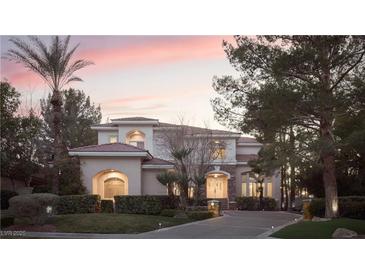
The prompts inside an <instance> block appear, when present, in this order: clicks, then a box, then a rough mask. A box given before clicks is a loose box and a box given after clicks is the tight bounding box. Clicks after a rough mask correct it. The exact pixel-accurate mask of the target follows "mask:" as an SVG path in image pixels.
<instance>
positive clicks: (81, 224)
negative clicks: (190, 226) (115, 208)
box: [49, 213, 193, 234]
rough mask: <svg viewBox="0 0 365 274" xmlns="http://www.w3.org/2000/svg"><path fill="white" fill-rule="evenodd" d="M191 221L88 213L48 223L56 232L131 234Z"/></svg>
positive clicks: (70, 215) (161, 217)
mask: <svg viewBox="0 0 365 274" xmlns="http://www.w3.org/2000/svg"><path fill="white" fill-rule="evenodd" d="M192 221H193V220H191V219H180V218H172V217H163V216H158V215H157V216H155V215H139V214H113V213H110V214H109V213H94V214H92V213H90V214H68V215H57V216H54V217H52V219H51V220H50V222H49V223H50V224H53V225H55V226H56V230H57V231H58V232H75V233H126V234H132V233H141V232H146V231H151V230H155V229H158V228H159V223H161V227H162V228H163V227H169V226H174V225H179V224H184V223H188V222H192Z"/></svg>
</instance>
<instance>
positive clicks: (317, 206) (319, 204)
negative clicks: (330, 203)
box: [309, 198, 326, 217]
mask: <svg viewBox="0 0 365 274" xmlns="http://www.w3.org/2000/svg"><path fill="white" fill-rule="evenodd" d="M325 208H326V204H325V201H324V199H322V198H321V199H313V200H312V201H311V203H310V205H309V213H310V214H311V215H312V216H316V217H324V214H325Z"/></svg>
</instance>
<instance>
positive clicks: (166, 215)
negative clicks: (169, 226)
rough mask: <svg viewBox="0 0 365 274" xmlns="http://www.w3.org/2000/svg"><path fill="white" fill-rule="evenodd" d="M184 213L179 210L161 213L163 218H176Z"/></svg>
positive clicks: (165, 210)
mask: <svg viewBox="0 0 365 274" xmlns="http://www.w3.org/2000/svg"><path fill="white" fill-rule="evenodd" d="M181 212H183V211H182V210H179V209H163V210H162V211H161V213H160V215H161V216H164V217H175V216H176V214H178V213H181Z"/></svg>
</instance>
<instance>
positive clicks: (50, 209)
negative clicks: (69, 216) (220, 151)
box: [46, 206, 53, 215]
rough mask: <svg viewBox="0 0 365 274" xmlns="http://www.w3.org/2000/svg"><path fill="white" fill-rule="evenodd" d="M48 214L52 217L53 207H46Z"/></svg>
mask: <svg viewBox="0 0 365 274" xmlns="http://www.w3.org/2000/svg"><path fill="white" fill-rule="evenodd" d="M46 212H47V214H48V215H52V212H53V207H52V206H47V207H46Z"/></svg>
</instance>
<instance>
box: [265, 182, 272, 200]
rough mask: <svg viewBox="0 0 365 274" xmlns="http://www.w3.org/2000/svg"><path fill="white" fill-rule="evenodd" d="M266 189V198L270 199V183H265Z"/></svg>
mask: <svg viewBox="0 0 365 274" xmlns="http://www.w3.org/2000/svg"><path fill="white" fill-rule="evenodd" d="M266 189H267V193H266V197H272V183H271V182H269V183H266Z"/></svg>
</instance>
